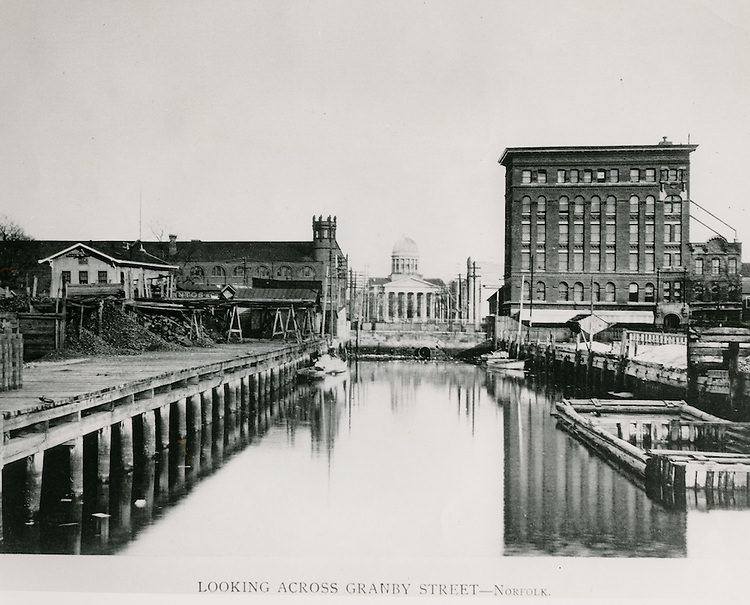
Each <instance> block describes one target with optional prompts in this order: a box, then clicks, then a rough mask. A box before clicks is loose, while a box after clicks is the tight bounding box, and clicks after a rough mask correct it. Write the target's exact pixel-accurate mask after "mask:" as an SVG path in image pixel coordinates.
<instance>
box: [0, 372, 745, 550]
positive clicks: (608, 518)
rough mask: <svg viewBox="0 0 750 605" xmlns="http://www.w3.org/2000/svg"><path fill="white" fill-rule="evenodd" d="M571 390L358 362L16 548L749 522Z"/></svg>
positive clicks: (549, 543)
mask: <svg viewBox="0 0 750 605" xmlns="http://www.w3.org/2000/svg"><path fill="white" fill-rule="evenodd" d="M558 396H559V393H556V392H554V391H553V390H550V389H549V388H548V387H545V386H544V384H543V383H541V382H539V383H538V384H537V383H536V381H535V379H534V378H533V377H527V378H525V379H524V378H516V377H503V376H502V375H497V374H488V373H487V372H486V371H485V370H484V369H482V368H479V367H475V366H471V365H465V364H447V363H419V362H360V363H359V364H357V365H356V366H353V367H352V372H351V375H350V376H348V377H346V378H344V377H339V378H332V379H327V380H326V381H325V382H323V383H321V384H315V385H298V386H297V387H296V388H295V389H294V390H292V391H291V392H290V393H289V394H288V395H286V396H285V397H284V398H283V399H282V400H281V401H279V402H276V403H275V404H274V407H273V409H271V410H265V411H263V412H262V413H261V414H260V416H258V417H256V418H255V419H253V420H251V421H250V422H247V421H246V422H239V421H238V422H233V421H232V419H231V418H228V419H227V421H226V424H225V425H224V426H223V427H214V435H213V437H212V436H211V434H209V433H210V432H209V431H205V430H204V434H203V438H202V440H201V441H200V442H199V443H198V442H196V443H193V444H192V445H191V443H190V442H188V446H187V450H185V448H184V446H183V449H182V450H181V451H180V450H179V449H173V450H172V452H171V453H170V454H169V455H167V453H164V454H163V455H162V456H161V458H160V459H158V460H156V461H153V462H151V463H149V464H147V465H145V466H140V467H139V468H137V469H136V472H135V473H133V474H132V475H129V476H127V477H124V478H117V477H114V478H113V481H112V482H111V485H110V488H109V491H108V492H107V493H105V494H100V495H99V496H98V497H99V498H102V497H103V498H105V499H107V501H108V502H109V508H110V513H111V517H110V518H107V519H104V520H102V519H99V518H97V517H95V516H92V515H91V514H90V511H91V508H90V507H91V506H92V502H91V500H92V499H91V497H86V502H85V503H84V505H83V519H84V523H83V528H82V530H81V528H80V527H76V525H75V524H72V525H71V524H66V523H64V521H65V518H64V515H63V516H62V517H60V519H61V521H62V522H60V523H59V524H58V526H57V527H56V529H55V531H52V532H51V533H50V532H48V533H49V535H47V536H45V535H42V536H41V537H40V535H39V533H38V532H39V531H40V529H39V528H32V529H29V530H28V532H29V533H27V534H24V531H26V530H23V531H19V532H18V533H16V532H13V531H11V532H9V533H10V538H9V539H8V540H6V549H9V550H11V551H15V552H24V551H26V552H40V551H41V552H83V553H107V552H114V553H118V554H128V555H237V556H260V557H270V556H307V555H309V556H327V555H331V556H337V555H339V556H340V555H352V556H357V555H361V556H368V555H373V556H406V557H431V556H436V555H437V556H454V557H474V556H489V557H495V556H503V555H513V556H519V555H576V556H627V557H641V556H648V557H654V556H656V557H685V556H691V557H692V556H702V555H705V554H706V553H707V552H710V546H711V544H710V540H706V539H705V538H706V536H710V535H712V532H711V528H713V527H716V528H717V530H718V529H719V528H724V529H726V527H732V528H733V529H732V531H733V532H735V533H737V530H738V528H740V529H742V528H744V530H743V531H744V535H746V536H747V534H748V533H750V532H748V531H747V527H748V522H749V521H750V511H726V510H718V511H717V510H710V511H709V510H708V509H710V508H711V507H710V506H706V503H695V504H694V505H693V506H691V505H689V506H688V508H687V510H669V509H668V508H666V507H665V506H662V505H661V504H659V503H657V502H655V501H653V500H651V499H649V498H648V497H647V496H646V494H645V492H644V491H643V490H642V489H641V488H640V487H638V486H636V485H635V484H634V483H633V482H632V481H631V480H630V479H628V478H627V477H626V476H624V475H623V474H621V473H620V472H619V471H617V470H615V469H613V468H612V467H610V466H609V465H608V464H607V463H605V462H603V461H602V460H601V459H599V458H598V457H596V456H595V455H593V454H591V453H590V452H589V451H588V450H587V449H586V448H585V447H584V446H583V445H581V444H580V443H578V442H577V441H575V440H574V439H573V438H572V437H570V436H569V435H568V434H567V433H565V432H563V431H561V430H560V429H558V428H557V427H556V423H555V419H554V417H552V416H551V415H550V410H551V407H552V402H553V401H554V400H555V398H556V397H558ZM740 524H741V525H740ZM691 528H693V529H692V530H691ZM707 528H708V529H707ZM724 529H722V530H721V531H724ZM41 531H42V532H44V531H45V530H44V528H42V529H41ZM6 533H8V532H6ZM707 544H708V546H707ZM40 545H41V546H40ZM716 546H717V547H720V543H717V544H716Z"/></svg>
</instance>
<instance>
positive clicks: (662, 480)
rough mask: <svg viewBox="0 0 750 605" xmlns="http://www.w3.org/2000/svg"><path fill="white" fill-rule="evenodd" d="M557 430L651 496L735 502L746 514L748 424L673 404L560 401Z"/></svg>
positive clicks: (749, 475)
mask: <svg viewBox="0 0 750 605" xmlns="http://www.w3.org/2000/svg"><path fill="white" fill-rule="evenodd" d="M555 413H556V416H557V419H558V422H559V424H560V426H562V427H563V428H564V429H566V430H567V431H569V432H570V433H572V434H573V435H574V436H576V437H577V438H578V439H580V440H581V441H583V442H584V443H586V444H587V445H589V446H590V447H591V448H592V449H594V450H595V451H597V452H598V453H600V454H601V455H602V456H604V457H605V458H606V459H607V460H610V461H611V462H613V463H614V464H616V465H617V466H619V467H621V468H622V469H624V470H625V471H626V472H628V473H629V474H630V475H632V476H633V477H634V478H635V479H636V480H637V481H638V482H640V483H641V484H642V485H643V486H644V487H646V489H647V491H649V493H650V494H652V495H655V496H658V497H659V498H660V499H662V500H667V501H669V502H670V503H674V504H678V505H679V504H681V503H684V502H685V495H686V493H687V491H689V490H703V491H706V492H710V491H719V492H724V493H731V494H736V495H737V496H739V500H737V499H736V498H733V500H732V501H733V502H734V503H735V504H737V503H739V504H740V505H741V504H742V502H745V503H746V505H747V506H750V424H748V423H738V422H730V421H728V420H724V419H722V418H718V417H716V416H712V415H710V414H707V413H705V412H703V411H701V410H699V409H697V408H694V407H692V406H689V405H688V404H687V403H685V402H684V401H679V400H647V399H646V400H644V399H628V400H622V399H564V400H562V401H559V402H558V403H557V404H556V406H555Z"/></svg>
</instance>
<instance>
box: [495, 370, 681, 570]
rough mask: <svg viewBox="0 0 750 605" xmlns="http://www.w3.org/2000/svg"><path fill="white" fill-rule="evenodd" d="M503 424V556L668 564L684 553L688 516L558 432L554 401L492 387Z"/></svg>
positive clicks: (519, 384) (523, 388) (522, 389)
mask: <svg viewBox="0 0 750 605" xmlns="http://www.w3.org/2000/svg"><path fill="white" fill-rule="evenodd" d="M495 390H496V392H497V394H498V401H499V402H500V403H501V404H502V405H503V410H504V418H505V456H506V457H505V462H506V464H505V469H506V472H505V480H506V484H505V552H506V554H511V555H520V554H549V555H576V556H590V555H593V556H629V557H633V556H649V557H673V556H684V555H685V553H686V543H685V532H686V515H685V513H684V512H682V511H669V510H667V509H665V508H664V507H663V506H661V505H660V504H658V503H656V502H654V501H652V500H650V499H649V498H648V497H647V495H646V493H645V492H644V490H643V489H642V488H640V487H639V486H637V485H636V484H635V483H634V482H632V481H630V480H629V479H628V478H627V477H625V476H624V475H622V474H621V473H619V472H618V471H616V470H615V469H613V468H611V467H610V466H609V465H608V464H606V463H605V462H604V461H603V460H602V459H600V458H598V457H597V456H596V455H594V454H592V453H591V452H590V451H589V450H588V449H587V448H585V447H583V446H582V445H581V444H580V443H579V442H577V441H576V440H575V439H573V438H572V437H571V436H570V435H569V434H567V433H565V432H563V431H561V430H560V429H558V428H557V426H556V421H555V418H554V417H553V416H552V415H551V414H550V412H551V408H552V404H553V401H554V398H551V397H548V396H547V395H546V394H545V393H544V392H543V390H542V389H539V388H537V389H534V388H532V386H530V384H529V383H527V382H525V381H524V380H517V379H508V380H505V381H503V382H502V383H500V384H499V385H495Z"/></svg>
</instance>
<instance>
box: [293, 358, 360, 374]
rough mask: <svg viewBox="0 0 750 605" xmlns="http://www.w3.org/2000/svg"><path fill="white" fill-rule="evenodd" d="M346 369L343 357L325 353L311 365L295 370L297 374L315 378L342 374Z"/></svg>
mask: <svg viewBox="0 0 750 605" xmlns="http://www.w3.org/2000/svg"><path fill="white" fill-rule="evenodd" d="M348 369H349V368H348V367H347V365H346V362H345V361H344V360H343V359H339V358H338V357H334V356H333V355H328V354H327V353H326V354H325V355H321V356H320V357H318V359H317V361H316V362H315V363H314V364H313V365H311V366H309V367H307V368H301V369H299V370H297V376H300V377H302V378H307V379H308V380H317V379H321V378H325V377H326V376H330V375H335V374H343V373H344V372H346V371H348Z"/></svg>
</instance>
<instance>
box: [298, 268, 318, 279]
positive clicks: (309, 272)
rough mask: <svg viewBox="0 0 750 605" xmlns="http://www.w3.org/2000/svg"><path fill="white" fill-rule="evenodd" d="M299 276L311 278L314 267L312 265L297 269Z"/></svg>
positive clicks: (313, 273) (313, 274)
mask: <svg viewBox="0 0 750 605" xmlns="http://www.w3.org/2000/svg"><path fill="white" fill-rule="evenodd" d="M299 276H300V277H302V278H304V279H312V278H314V277H315V269H313V268H312V267H308V266H304V267H302V268H301V269H300V270H299Z"/></svg>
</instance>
